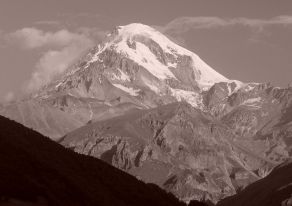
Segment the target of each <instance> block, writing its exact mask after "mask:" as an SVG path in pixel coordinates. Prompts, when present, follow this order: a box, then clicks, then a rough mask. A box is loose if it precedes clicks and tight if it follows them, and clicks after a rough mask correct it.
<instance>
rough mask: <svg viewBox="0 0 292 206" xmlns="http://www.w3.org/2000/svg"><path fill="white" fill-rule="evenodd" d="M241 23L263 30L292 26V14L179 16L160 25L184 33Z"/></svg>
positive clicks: (167, 29)
mask: <svg viewBox="0 0 292 206" xmlns="http://www.w3.org/2000/svg"><path fill="white" fill-rule="evenodd" d="M235 25H241V26H246V27H249V28H252V29H257V30H262V29H263V28H264V27H267V26H275V25H281V26H292V16H276V17H274V18H271V19H253V18H245V17H239V18H220V17H208V16H199V17H179V18H176V19H174V20H172V21H171V22H169V23H168V24H166V25H164V26H160V28H161V30H162V31H163V32H167V33H174V34H179V33H184V32H187V31H189V30H192V29H214V28H220V27H227V26H235Z"/></svg>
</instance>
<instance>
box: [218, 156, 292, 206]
mask: <svg viewBox="0 0 292 206" xmlns="http://www.w3.org/2000/svg"><path fill="white" fill-rule="evenodd" d="M260 205H263V206H291V205H292V161H291V160H290V161H289V162H286V163H283V164H281V165H280V166H278V167H276V168H275V169H274V170H273V171H272V172H271V173H270V174H269V175H268V176H267V177H265V178H263V179H261V180H259V181H257V182H255V183H253V184H251V185H249V186H248V187H246V188H245V189H244V190H243V191H242V192H240V193H239V194H237V195H234V196H232V197H228V198H226V199H225V200H222V201H221V202H219V204H218V206H260Z"/></svg>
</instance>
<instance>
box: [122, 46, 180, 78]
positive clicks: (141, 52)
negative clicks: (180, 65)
mask: <svg viewBox="0 0 292 206" xmlns="http://www.w3.org/2000/svg"><path fill="white" fill-rule="evenodd" d="M116 50H117V51H118V52H120V53H122V54H125V55H126V56H127V57H128V58H130V59H132V60H133V61H135V62H136V63H138V64H139V65H141V66H143V67H144V68H145V69H146V70H148V71H149V72H150V73H151V74H152V75H153V76H155V77H157V78H158V79H162V80H164V79H169V78H175V79H176V77H175V76H174V74H173V73H172V72H171V71H170V70H169V69H168V67H167V66H165V65H163V64H162V63H161V62H160V61H158V59H157V57H156V56H155V55H154V54H153V53H152V52H151V51H150V49H149V48H148V47H147V46H145V45H144V44H142V43H140V42H136V49H135V50H134V49H131V48H129V46H128V45H127V42H126V41H121V42H119V43H118V44H117V45H116ZM144 59H147V61H145V60H144Z"/></svg>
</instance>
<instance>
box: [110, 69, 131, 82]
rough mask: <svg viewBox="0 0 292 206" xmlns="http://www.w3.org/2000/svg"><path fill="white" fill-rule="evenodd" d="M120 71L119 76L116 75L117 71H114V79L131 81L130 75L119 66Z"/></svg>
mask: <svg viewBox="0 0 292 206" xmlns="http://www.w3.org/2000/svg"><path fill="white" fill-rule="evenodd" d="M117 70H118V72H119V74H120V75H119V76H118V75H116V74H115V73H113V80H122V81H128V82H129V81H131V79H130V77H129V76H128V75H127V74H126V73H125V72H123V71H122V70H120V69H119V68H117Z"/></svg>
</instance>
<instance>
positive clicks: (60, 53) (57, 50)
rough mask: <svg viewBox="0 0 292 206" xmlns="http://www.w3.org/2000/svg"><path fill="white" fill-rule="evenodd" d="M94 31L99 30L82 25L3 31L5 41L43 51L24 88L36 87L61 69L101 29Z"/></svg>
mask: <svg viewBox="0 0 292 206" xmlns="http://www.w3.org/2000/svg"><path fill="white" fill-rule="evenodd" d="M97 31H99V30H98V29H95V30H90V29H88V28H87V29H86V28H82V29H79V30H78V31H76V32H70V31H68V30H65V29H62V30H59V31H55V32H45V31H43V30H40V29H37V28H23V29H20V30H17V31H15V32H13V33H10V34H9V35H7V39H8V40H9V42H13V43H14V44H17V45H18V46H20V47H21V48H23V49H26V50H32V49H41V50H42V52H43V55H42V56H41V57H40V59H39V61H38V62H37V63H36V69H35V71H34V72H33V73H32V75H31V79H30V80H29V81H28V83H27V89H28V91H29V92H31V91H34V90H36V89H38V88H40V87H41V86H43V85H44V84H47V83H48V82H50V81H51V80H52V79H53V78H54V77H55V76H56V75H58V74H61V73H63V72H64V71H65V70H66V69H67V68H68V67H69V66H70V65H71V64H72V63H73V62H74V61H75V60H76V59H78V58H79V57H80V56H81V54H82V53H84V52H85V51H86V50H88V49H89V48H90V47H92V46H93V45H94V44H95V43H96V41H98V40H99V39H100V36H101V35H102V31H99V32H100V33H97Z"/></svg>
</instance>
